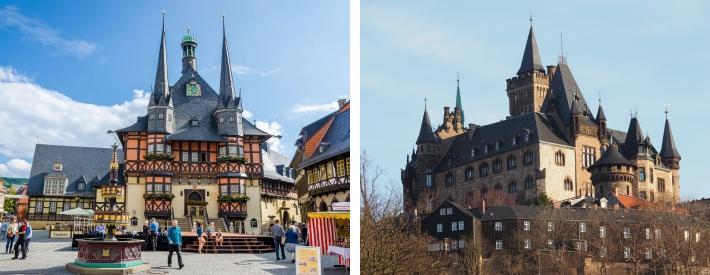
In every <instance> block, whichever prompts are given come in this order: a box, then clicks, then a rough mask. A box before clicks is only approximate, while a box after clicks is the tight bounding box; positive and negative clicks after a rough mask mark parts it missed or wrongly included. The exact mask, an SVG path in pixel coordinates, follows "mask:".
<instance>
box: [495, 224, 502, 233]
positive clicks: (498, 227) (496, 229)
mask: <svg viewBox="0 0 710 275" xmlns="http://www.w3.org/2000/svg"><path fill="white" fill-rule="evenodd" d="M494 227H495V231H503V222H495V224H494Z"/></svg>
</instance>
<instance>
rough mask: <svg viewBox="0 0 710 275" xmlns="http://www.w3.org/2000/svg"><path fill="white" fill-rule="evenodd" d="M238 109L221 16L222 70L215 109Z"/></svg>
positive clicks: (224, 28)
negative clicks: (217, 102)
mask: <svg viewBox="0 0 710 275" xmlns="http://www.w3.org/2000/svg"><path fill="white" fill-rule="evenodd" d="M240 96H241V95H240ZM240 107H241V100H240V99H239V98H237V97H236V96H235V93H234V79H233V78H232V65H231V63H230V61H229V49H228V48H227V30H226V27H225V23H224V15H222V70H221V72H220V78H219V105H218V106H217V108H240Z"/></svg>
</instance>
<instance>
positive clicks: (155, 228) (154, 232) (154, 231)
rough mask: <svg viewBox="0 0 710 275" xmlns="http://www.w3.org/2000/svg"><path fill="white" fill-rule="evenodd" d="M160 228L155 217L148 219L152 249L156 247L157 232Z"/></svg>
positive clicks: (154, 249)
mask: <svg viewBox="0 0 710 275" xmlns="http://www.w3.org/2000/svg"><path fill="white" fill-rule="evenodd" d="M159 230H160V225H158V222H157V221H156V220H155V218H152V219H150V241H151V243H152V245H153V251H156V249H157V248H158V233H160V232H159Z"/></svg>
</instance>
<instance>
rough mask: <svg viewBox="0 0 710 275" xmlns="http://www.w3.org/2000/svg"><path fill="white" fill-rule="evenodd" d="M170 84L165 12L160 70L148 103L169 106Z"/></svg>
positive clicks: (159, 56) (159, 62)
mask: <svg viewBox="0 0 710 275" xmlns="http://www.w3.org/2000/svg"><path fill="white" fill-rule="evenodd" d="M169 85H170V82H168V59H167V47H166V45H165V11H163V26H162V35H161V37H160V51H159V53H158V68H157V70H156V73H155V81H154V82H153V94H152V95H151V100H150V102H149V103H148V105H149V106H153V105H167V103H168V97H169V96H170V86H169Z"/></svg>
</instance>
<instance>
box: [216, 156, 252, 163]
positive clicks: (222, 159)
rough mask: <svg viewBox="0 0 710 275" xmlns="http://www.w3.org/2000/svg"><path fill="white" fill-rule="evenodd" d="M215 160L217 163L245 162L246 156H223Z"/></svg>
mask: <svg viewBox="0 0 710 275" xmlns="http://www.w3.org/2000/svg"><path fill="white" fill-rule="evenodd" d="M217 162H218V163H224V162H226V163H233V162H236V163H241V164H245V163H247V158H246V157H244V156H223V157H219V158H217Z"/></svg>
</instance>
